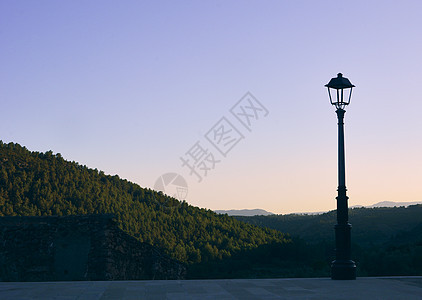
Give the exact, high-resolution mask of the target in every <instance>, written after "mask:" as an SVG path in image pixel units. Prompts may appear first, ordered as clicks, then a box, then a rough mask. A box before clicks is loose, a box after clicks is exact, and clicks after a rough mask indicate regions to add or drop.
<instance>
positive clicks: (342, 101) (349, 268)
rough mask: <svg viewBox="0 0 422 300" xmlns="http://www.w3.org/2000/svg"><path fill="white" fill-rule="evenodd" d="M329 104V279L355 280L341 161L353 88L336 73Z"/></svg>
mask: <svg viewBox="0 0 422 300" xmlns="http://www.w3.org/2000/svg"><path fill="white" fill-rule="evenodd" d="M325 86H326V87H327V88H328V95H329V97H330V102H331V104H332V105H334V106H335V107H336V109H337V110H336V113H337V118H338V189H337V193H338V194H337V198H336V199H337V224H336V225H335V226H334V229H335V234H336V259H335V260H334V261H333V262H332V263H331V279H356V265H355V262H354V261H353V260H352V259H351V229H352V225H350V224H349V216H348V215H349V213H348V205H347V200H348V199H349V197H347V195H346V191H347V189H346V170H345V161H344V122H343V120H344V113H345V112H346V111H345V110H344V108H345V107H346V106H347V105H349V103H350V99H351V96H352V89H353V88H354V87H355V86H354V85H353V84H352V83H351V82H350V81H349V79H347V78H345V77H343V74H341V73H338V74H337V77H336V78H332V79H331V80H330V82H329V83H328V84H326V85H325Z"/></svg>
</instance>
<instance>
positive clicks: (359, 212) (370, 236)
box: [235, 205, 422, 246]
mask: <svg viewBox="0 0 422 300" xmlns="http://www.w3.org/2000/svg"><path fill="white" fill-rule="evenodd" d="M235 218H236V219H238V220H241V221H244V222H248V223H250V224H253V225H257V226H261V227H268V228H272V229H277V230H280V231H282V232H288V233H290V234H291V235H292V236H296V237H301V238H303V239H304V240H306V241H307V242H319V241H321V240H334V229H333V228H334V225H335V224H336V211H330V212H327V213H324V214H320V215H299V214H290V215H271V216H253V217H243V216H242V217H240V216H236V217H235ZM349 221H350V223H351V224H352V240H353V242H355V243H358V244H359V245H361V246H368V245H376V244H378V245H380V244H383V243H386V242H388V241H390V240H392V239H395V240H397V239H398V238H399V237H401V239H402V240H403V238H404V236H405V235H406V236H408V237H409V239H408V240H406V242H408V241H410V242H419V241H420V242H422V231H421V230H420V228H421V226H422V205H411V206H408V207H404V206H402V207H378V208H354V209H350V210H349ZM418 228H419V229H418ZM417 233H418V234H417ZM415 234H417V235H415ZM410 237H412V238H411V239H410Z"/></svg>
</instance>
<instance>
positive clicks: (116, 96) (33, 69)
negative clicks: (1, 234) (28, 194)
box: [0, 0, 422, 213]
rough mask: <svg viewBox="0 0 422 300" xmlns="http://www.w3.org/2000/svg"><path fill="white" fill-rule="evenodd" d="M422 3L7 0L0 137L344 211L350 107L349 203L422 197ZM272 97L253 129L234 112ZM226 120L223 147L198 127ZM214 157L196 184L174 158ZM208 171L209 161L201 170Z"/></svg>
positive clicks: (215, 198) (196, 189) (234, 195)
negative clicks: (331, 90) (340, 89)
mask: <svg viewBox="0 0 422 300" xmlns="http://www.w3.org/2000/svg"><path fill="white" fill-rule="evenodd" d="M421 11H422V2H421V1H416V0H415V1H400V2H398V1H353V2H350V1H348V2H346V1H121V2H117V1H12V0H10V1H7V0H3V1H1V2H0V42H1V47H0V66H1V69H0V99H1V100H0V101H1V118H0V128H2V130H1V136H0V139H2V140H3V141H4V142H10V141H13V142H17V143H20V144H21V145H25V146H26V147H27V148H28V149H30V150H35V151H43V152H44V151H47V150H52V151H53V152H55V153H56V152H59V153H61V154H62V155H63V157H64V158H65V159H67V160H71V161H73V160H74V161H78V162H80V163H81V164H86V165H87V166H89V167H92V168H98V169H100V170H103V171H104V172H105V173H107V174H118V175H119V176H121V177H122V178H127V179H128V180H130V181H133V182H136V183H138V184H140V185H141V186H143V187H151V188H152V187H153V186H154V183H155V181H156V180H157V178H159V177H160V175H162V174H165V173H168V172H175V173H178V174H180V175H181V176H182V177H184V178H185V179H186V181H187V183H188V186H189V193H188V196H187V198H186V201H188V202H189V203H191V204H192V205H195V206H200V207H206V208H210V209H232V208H262V209H266V210H269V211H272V212H275V213H289V212H305V211H324V210H330V209H335V205H336V204H335V196H336V188H337V156H336V155H337V148H336V147H337V120H336V115H335V110H334V107H331V105H330V104H329V101H328V95H327V92H326V89H325V88H324V85H325V84H326V83H328V81H329V80H330V79H331V78H332V77H335V76H336V74H337V73H338V72H342V73H343V74H344V76H345V77H347V78H349V79H350V81H351V82H352V83H353V84H355V85H356V89H355V90H354V94H353V97H352V103H351V105H350V107H348V108H347V109H346V110H347V113H346V116H345V123H346V124H345V126H346V127H345V128H346V172H347V175H346V177H347V182H346V184H347V187H348V190H349V197H350V205H356V204H361V205H369V204H373V203H375V202H379V201H422V198H421V197H422V196H421V195H422V184H421V180H422V158H421V155H420V153H422V138H421V137H422V134H421V130H422V121H421V120H422V118H421V117H420V113H421V111H422V96H421V90H420V88H419V87H420V85H421V79H420V78H421V77H420V74H419V71H420V69H421V66H422V55H421V53H422V38H421V37H420V36H421V34H420V29H421V28H422V18H421V17H420V12H421ZM248 91H249V92H251V93H252V94H253V95H254V96H255V97H256V99H257V100H258V101H259V102H260V103H261V104H262V105H263V106H264V107H265V108H266V109H267V110H268V115H267V116H266V117H263V116H260V118H259V119H258V120H255V121H256V122H254V123H253V126H252V127H251V131H248V130H247V129H246V128H245V127H244V126H243V125H242V124H241V123H240V122H239V120H237V119H235V118H234V116H233V115H232V114H231V113H230V109H231V108H232V107H233V106H234V105H235V104H236V103H237V102H238V101H239V100H240V99H241V98H242V97H243V96H244V95H245V94H246V93H247V92H248ZM222 117H226V119H227V120H229V121H230V122H231V123H232V125H233V127H235V128H236V129H237V130H238V131H239V132H240V133H241V134H242V135H243V137H244V138H243V139H242V140H241V141H240V142H239V143H238V144H236V145H235V146H234V147H233V148H232V149H231V150H230V151H229V152H228V153H227V155H226V156H225V157H224V156H223V155H221V153H220V152H218V151H217V150H216V149H215V148H214V147H213V145H211V144H210V143H209V141H208V140H207V139H206V137H205V135H206V134H207V133H208V132H209V131H210V130H211V129H212V128H214V127H213V126H214V125H215V124H216V123H217V122H218V121H219V120H220V119H221V118H222ZM196 142H199V143H200V145H202V146H203V148H204V149H205V150H207V153H208V154H209V153H212V154H213V155H214V158H215V159H216V160H220V162H218V163H216V164H215V168H214V169H211V170H209V171H208V173H207V175H206V176H205V175H204V176H203V180H202V181H201V182H200V183H199V182H198V180H197V177H196V176H195V175H190V171H189V169H188V168H187V167H186V166H185V167H182V161H181V160H180V157H185V158H186V152H188V150H189V149H191V148H192V146H194V144H195V143H196ZM201 172H202V171H201Z"/></svg>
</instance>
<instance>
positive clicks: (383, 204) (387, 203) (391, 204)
mask: <svg viewBox="0 0 422 300" xmlns="http://www.w3.org/2000/svg"><path fill="white" fill-rule="evenodd" d="M417 204H422V201H413V202H394V201H381V202H378V203H375V204H372V205H368V206H362V205H353V206H352V208H355V207H366V208H375V207H400V206H404V207H407V206H409V205H417Z"/></svg>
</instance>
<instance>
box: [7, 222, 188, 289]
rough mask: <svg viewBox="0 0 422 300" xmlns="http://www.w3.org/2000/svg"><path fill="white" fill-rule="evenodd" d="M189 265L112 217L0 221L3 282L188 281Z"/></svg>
mask: <svg viewBox="0 0 422 300" xmlns="http://www.w3.org/2000/svg"><path fill="white" fill-rule="evenodd" d="M185 273H186V269H185V266H184V265H182V264H181V263H179V262H177V261H175V260H173V259H170V258H169V257H167V256H166V255H164V254H163V253H162V252H161V251H159V250H158V249H157V248H155V247H153V246H151V245H149V244H146V243H141V242H139V241H138V240H136V239H135V238H133V237H131V236H129V235H128V234H126V233H125V232H123V231H122V230H120V229H119V228H118V227H117V225H116V223H115V222H114V221H113V215H109V214H108V215H81V216H64V217H58V216H53V217H0V281H57V280H137V279H138V280H139V279H183V278H184V275H185Z"/></svg>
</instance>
